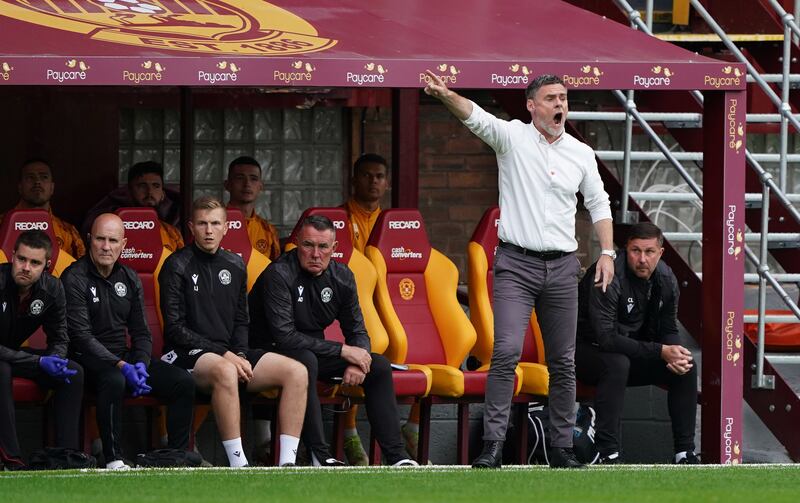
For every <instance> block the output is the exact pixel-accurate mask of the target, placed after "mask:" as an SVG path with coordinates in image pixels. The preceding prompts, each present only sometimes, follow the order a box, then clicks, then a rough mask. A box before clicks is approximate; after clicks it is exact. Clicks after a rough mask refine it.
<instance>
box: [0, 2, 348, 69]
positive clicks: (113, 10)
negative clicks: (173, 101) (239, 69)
mask: <svg viewBox="0 0 800 503" xmlns="http://www.w3.org/2000/svg"><path fill="white" fill-rule="evenodd" d="M0 15H3V16H7V17H10V18H13V19H17V20H20V21H25V22H28V23H33V24H37V25H40V26H47V27H50V28H54V29H58V30H65V31H71V32H75V33H82V34H84V35H86V36H87V37H89V38H91V39H93V40H100V41H103V42H111V43H117V44H125V45H135V46H139V47H145V48H149V49H162V50H173V51H184V52H194V53H204V54H217V55H223V54H228V55H241V56H245V55H261V56H285V55H289V54H304V53H308V52H316V51H321V50H324V49H327V48H329V47H333V46H334V45H336V42H337V41H336V40H332V39H329V38H324V37H320V36H318V33H317V30H316V29H315V28H314V27H313V26H312V25H311V24H310V23H308V22H307V21H305V20H304V19H302V18H300V17H298V16H297V15H295V14H292V13H291V12H289V11H288V10H285V9H281V8H279V7H277V6H275V5H272V4H270V3H268V2H253V1H248V0H238V1H236V0H180V1H178V0H161V1H157V0H141V1H140V0H71V1H63V2H62V1H51V2H44V1H42V2H31V1H23V0H0Z"/></svg>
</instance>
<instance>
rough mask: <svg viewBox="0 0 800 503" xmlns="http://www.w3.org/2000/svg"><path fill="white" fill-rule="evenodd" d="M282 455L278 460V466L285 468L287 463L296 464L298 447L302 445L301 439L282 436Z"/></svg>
mask: <svg viewBox="0 0 800 503" xmlns="http://www.w3.org/2000/svg"><path fill="white" fill-rule="evenodd" d="M280 443H281V455H280V459H279V460H278V466H283V465H285V464H286V463H292V464H294V463H295V462H296V461H297V446H298V445H299V444H300V439H299V438H297V437H293V436H291V435H281V436H280Z"/></svg>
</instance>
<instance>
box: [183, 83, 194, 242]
mask: <svg viewBox="0 0 800 503" xmlns="http://www.w3.org/2000/svg"><path fill="white" fill-rule="evenodd" d="M180 121H181V202H182V204H181V229H180V231H181V234H183V237H184V239H186V238H188V236H187V232H188V227H187V226H186V223H187V222H188V221H189V218H190V217H191V215H192V200H194V173H193V169H192V160H193V158H194V148H193V146H194V141H193V135H194V105H193V103H192V88H190V87H181V110H180ZM187 242H188V241H187Z"/></svg>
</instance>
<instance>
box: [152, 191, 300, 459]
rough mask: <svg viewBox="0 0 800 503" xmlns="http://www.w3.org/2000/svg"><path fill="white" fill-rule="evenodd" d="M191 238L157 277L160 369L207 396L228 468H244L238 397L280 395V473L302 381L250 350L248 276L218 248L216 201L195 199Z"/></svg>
mask: <svg viewBox="0 0 800 503" xmlns="http://www.w3.org/2000/svg"><path fill="white" fill-rule="evenodd" d="M189 230H190V231H191V232H192V235H193V236H194V243H193V244H191V245H189V246H186V247H184V248H182V249H180V250H178V251H177V252H175V253H173V254H172V255H170V256H169V258H168V259H167V260H166V262H165V263H164V267H163V268H162V269H161V273H160V274H159V277H158V282H159V284H160V286H161V312H162V313H163V315H164V334H165V338H166V345H165V351H166V353H165V354H164V356H162V357H161V359H162V360H164V361H165V362H168V363H171V364H172V365H173V366H175V367H180V368H184V369H186V370H188V371H189V372H191V373H192V376H193V377H194V380H195V383H196V384H197V388H198V390H200V391H201V392H203V393H206V394H209V395H211V408H212V409H213V410H214V417H215V418H216V420H217V428H218V429H219V434H220V437H222V445H223V447H224V448H225V453H226V454H227V456H228V462H229V463H230V466H231V467H242V466H247V465H248V461H247V457H246V456H245V454H244V450H243V448H242V437H241V430H240V420H241V418H240V405H239V404H240V400H239V392H240V390H241V391H246V392H249V393H258V392H261V391H264V390H266V389H269V388H273V387H280V388H281V399H280V404H279V407H278V415H279V417H280V424H281V432H282V433H281V436H280V460H279V464H280V465H281V466H293V465H294V463H295V461H296V460H295V456H296V454H297V446H298V444H299V441H300V431H301V429H302V426H303V411H304V410H305V406H306V394H307V390H306V388H307V387H308V373H307V372H306V369H305V368H304V367H303V366H302V365H300V364H299V363H298V362H296V361H294V360H292V359H290V358H286V357H285V356H281V355H279V354H277V353H272V352H265V351H262V350H259V349H250V347H249V346H248V344H247V333H248V324H249V322H250V318H249V315H248V310H247V269H246V268H245V265H244V262H243V261H242V258H241V257H240V256H239V255H236V254H235V253H232V252H230V251H227V250H224V249H222V248H220V242H221V241H222V237H223V236H224V235H225V234H226V233H227V232H228V222H227V213H226V211H225V207H224V206H223V205H222V203H221V202H220V201H218V200H217V199H215V198H212V197H201V198H198V199H197V200H196V201H195V202H194V205H193V209H192V219H191V221H190V222H189Z"/></svg>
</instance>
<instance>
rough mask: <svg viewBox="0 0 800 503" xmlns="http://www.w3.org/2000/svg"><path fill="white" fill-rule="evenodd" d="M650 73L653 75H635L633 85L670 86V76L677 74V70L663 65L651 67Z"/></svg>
mask: <svg viewBox="0 0 800 503" xmlns="http://www.w3.org/2000/svg"><path fill="white" fill-rule="evenodd" d="M650 73H651V74H652V75H634V76H633V85H635V86H642V87H644V88H645V89H647V88H648V87H650V86H669V84H670V78H671V77H674V76H675V72H673V71H672V70H670V69H669V68H667V67H666V66H661V65H656V66H654V67H652V68H650Z"/></svg>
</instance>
